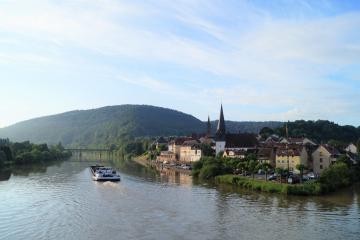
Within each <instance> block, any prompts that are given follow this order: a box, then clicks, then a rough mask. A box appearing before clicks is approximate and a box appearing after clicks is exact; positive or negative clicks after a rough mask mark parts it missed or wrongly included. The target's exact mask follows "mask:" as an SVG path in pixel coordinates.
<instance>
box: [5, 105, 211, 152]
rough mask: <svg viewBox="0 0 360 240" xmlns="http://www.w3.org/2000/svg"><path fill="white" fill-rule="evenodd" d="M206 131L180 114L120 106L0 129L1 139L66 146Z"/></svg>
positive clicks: (189, 118)
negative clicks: (130, 137)
mask: <svg viewBox="0 0 360 240" xmlns="http://www.w3.org/2000/svg"><path fill="white" fill-rule="evenodd" d="M204 128H205V125H204V123H203V122H201V121H200V120H198V119H196V118H195V117H193V116H191V115H188V114H184V113H181V112H178V111H174V110H170V109H165V108H160V107H153V106H146V105H121V106H109V107H103V108H98V109H92V110H81V111H72V112H66V113H62V114H58V115H53V116H47V117H41V118H36V119H31V120H28V121H24V122H20V123H17V124H15V125H12V126H10V127H7V128H3V129H0V136H1V137H8V138H10V139H11V140H12V141H24V140H30V141H32V142H35V143H39V142H46V143H50V144H55V143H58V142H62V143H63V144H64V145H66V146H68V145H74V146H76V145H109V144H111V143H116V142H118V141H119V140H121V139H123V138H126V137H129V136H133V137H139V136H159V135H185V134H190V133H192V132H198V131H200V130H201V129H204Z"/></svg>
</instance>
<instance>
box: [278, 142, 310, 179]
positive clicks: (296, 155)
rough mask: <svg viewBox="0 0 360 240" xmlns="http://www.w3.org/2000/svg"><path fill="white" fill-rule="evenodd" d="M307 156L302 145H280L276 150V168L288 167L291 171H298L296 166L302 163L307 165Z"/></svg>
mask: <svg viewBox="0 0 360 240" xmlns="http://www.w3.org/2000/svg"><path fill="white" fill-rule="evenodd" d="M308 160H309V156H308V153H307V150H306V148H305V147H304V146H300V147H299V146H292V147H288V148H286V146H283V147H280V148H278V149H277V150H276V158H275V163H276V168H282V169H285V170H287V169H289V170H290V171H292V172H296V173H298V172H299V171H298V170H297V169H296V166H297V165H299V164H303V165H305V166H308Z"/></svg>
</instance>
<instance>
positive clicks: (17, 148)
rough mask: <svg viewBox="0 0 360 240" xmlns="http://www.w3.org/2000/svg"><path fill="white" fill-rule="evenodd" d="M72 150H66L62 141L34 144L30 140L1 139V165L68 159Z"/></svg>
mask: <svg viewBox="0 0 360 240" xmlns="http://www.w3.org/2000/svg"><path fill="white" fill-rule="evenodd" d="M70 156H71V152H69V151H66V150H65V149H64V147H63V146H62V144H61V143H59V144H57V145H54V146H50V147H49V146H48V145H47V144H34V143H31V142H29V141H25V142H11V141H9V140H8V139H0V167H3V166H4V165H5V164H30V163H37V162H48V161H52V160H60V159H66V158H69V157H70Z"/></svg>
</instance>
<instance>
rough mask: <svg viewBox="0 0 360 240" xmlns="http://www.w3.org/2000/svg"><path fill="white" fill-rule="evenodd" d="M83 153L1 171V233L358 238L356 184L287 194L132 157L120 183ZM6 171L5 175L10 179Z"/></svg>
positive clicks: (123, 164)
mask: <svg viewBox="0 0 360 240" xmlns="http://www.w3.org/2000/svg"><path fill="white" fill-rule="evenodd" d="M96 163H101V162H96V160H95V161H88V160H84V159H82V160H81V161H79V160H76V159H72V160H70V161H65V162H57V163H53V164H52V165H51V164H50V165H32V166H23V167H22V168H19V169H12V170H11V171H10V172H9V171H8V172H7V173H2V174H1V173H0V176H4V177H0V178H1V179H7V180H8V181H4V182H1V183H0V202H1V204H0V223H1V224H0V239H2V238H3V239H80V240H81V239H99V238H101V239H266V240H269V239H279V240H282V239H286V240H288V239H358V236H359V233H360V223H359V222H360V221H359V220H360V217H359V215H360V212H359V207H360V206H359V201H358V196H359V187H358V186H357V187H353V188H349V189H344V191H341V192H338V193H336V194H332V195H329V196H324V197H310V198H309V197H292V196H283V195H276V194H264V193H258V192H252V191H248V190H243V189H239V188H236V187H234V186H229V185H221V186H215V185H213V184H211V183H209V182H205V183H204V182H198V181H196V180H193V179H192V178H191V176H188V175H186V174H181V173H175V172H171V171H164V172H162V173H158V172H157V171H154V170H153V169H148V168H144V167H142V166H140V165H138V164H135V163H133V162H131V161H115V160H113V161H110V162H102V163H103V164H104V165H112V166H114V167H116V168H117V169H118V170H119V171H120V174H121V176H122V181H121V182H120V183H110V182H105V183H98V182H93V181H92V180H91V174H90V172H89V169H88V166H90V165H92V164H96ZM10 175H11V177H10Z"/></svg>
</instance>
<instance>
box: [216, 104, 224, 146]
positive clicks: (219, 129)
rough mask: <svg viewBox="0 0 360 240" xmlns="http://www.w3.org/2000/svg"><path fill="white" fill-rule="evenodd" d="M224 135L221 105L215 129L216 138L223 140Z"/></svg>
mask: <svg viewBox="0 0 360 240" xmlns="http://www.w3.org/2000/svg"><path fill="white" fill-rule="evenodd" d="M225 134H226V129H225V119H224V111H223V106H222V104H221V108H220V117H219V122H218V126H217V129H216V138H218V139H223V138H225Z"/></svg>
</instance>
